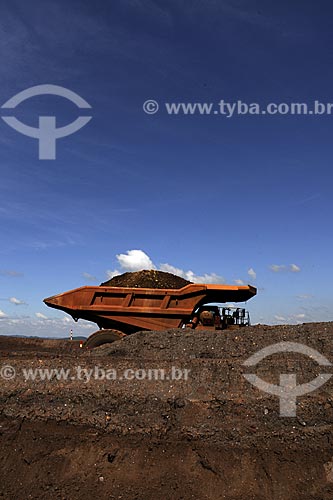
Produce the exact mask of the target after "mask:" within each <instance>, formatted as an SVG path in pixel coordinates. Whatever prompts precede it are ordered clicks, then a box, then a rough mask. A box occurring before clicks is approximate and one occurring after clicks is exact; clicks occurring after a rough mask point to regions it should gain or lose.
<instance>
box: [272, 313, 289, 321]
mask: <svg viewBox="0 0 333 500" xmlns="http://www.w3.org/2000/svg"><path fill="white" fill-rule="evenodd" d="M274 319H276V321H287V318H285V317H284V316H278V315H277V314H276V315H275V316H274Z"/></svg>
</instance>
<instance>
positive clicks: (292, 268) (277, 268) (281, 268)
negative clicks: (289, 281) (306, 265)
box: [269, 264, 301, 273]
mask: <svg viewBox="0 0 333 500" xmlns="http://www.w3.org/2000/svg"><path fill="white" fill-rule="evenodd" d="M269 268H270V270H271V271H273V272H274V273H281V272H291V273H299V272H300V271H301V268H300V267H299V266H298V265H297V264H289V265H288V266H287V265H285V264H272V265H271V266H269Z"/></svg>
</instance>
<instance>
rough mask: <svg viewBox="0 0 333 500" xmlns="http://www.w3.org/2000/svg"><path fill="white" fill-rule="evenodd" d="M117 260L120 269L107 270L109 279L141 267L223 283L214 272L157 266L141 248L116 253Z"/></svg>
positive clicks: (198, 279) (195, 279) (195, 281)
mask: <svg viewBox="0 0 333 500" xmlns="http://www.w3.org/2000/svg"><path fill="white" fill-rule="evenodd" d="M117 260H118V263H119V265H120V268H121V271H119V270H118V269H114V270H113V271H111V270H108V271H107V273H106V274H107V277H108V278H109V279H111V278H113V277H114V276H119V274H121V273H122V272H135V271H142V270H143V269H148V270H149V269H159V270H160V271H164V272H167V273H172V274H176V275H177V276H181V277H182V278H185V279H187V280H188V281H192V282H193V283H223V282H224V279H223V277H222V276H219V275H218V274H216V273H211V274H207V273H205V274H203V275H198V274H195V273H194V272H193V271H191V270H189V271H185V270H183V269H180V268H178V267H175V266H172V265H171V264H167V263H165V264H161V265H160V266H159V267H157V266H156V265H155V264H154V263H153V261H152V260H151V258H150V257H149V255H147V254H146V253H145V252H144V251H143V250H128V251H127V252H126V254H119V255H117Z"/></svg>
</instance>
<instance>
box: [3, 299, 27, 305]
mask: <svg viewBox="0 0 333 500" xmlns="http://www.w3.org/2000/svg"><path fill="white" fill-rule="evenodd" d="M8 300H9V302H11V303H12V304H15V305H16V306H23V305H27V303H26V302H24V300H20V299H17V298H16V297H10V299H8Z"/></svg>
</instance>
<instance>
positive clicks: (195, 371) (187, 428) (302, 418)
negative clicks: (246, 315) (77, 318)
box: [0, 323, 333, 500]
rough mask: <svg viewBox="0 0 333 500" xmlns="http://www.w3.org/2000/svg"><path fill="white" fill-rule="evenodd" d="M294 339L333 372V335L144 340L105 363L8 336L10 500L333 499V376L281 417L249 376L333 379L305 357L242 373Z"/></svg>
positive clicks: (4, 438) (310, 327)
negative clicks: (252, 360) (264, 352)
mask: <svg viewBox="0 0 333 500" xmlns="http://www.w3.org/2000/svg"><path fill="white" fill-rule="evenodd" d="M282 341H283V342H287V341H288V342H296V343H298V344H302V345H303V346H308V347H311V348H313V349H316V350H317V351H318V352H319V353H321V354H322V355H324V356H325V357H326V358H328V360H330V361H331V362H333V323H317V324H304V325H299V326H277V327H268V326H260V325H259V326H255V327H249V328H243V329H239V330H232V331H223V332H216V333H212V332H203V331H201V332H196V331H188V330H170V331H164V332H140V333H137V334H135V335H132V336H130V337H127V338H125V339H123V340H120V341H118V342H116V343H114V344H112V345H107V346H102V347H100V348H97V349H96V350H93V351H87V350H85V349H80V347H79V343H78V342H69V341H55V340H40V339H19V338H11V337H0V373H1V376H2V378H1V379H0V384H1V385H0V440H1V441H0V443H1V447H0V497H1V498H4V499H6V500H7V499H8V500H11V499H13V500H21V499H22V500H23V499H27V498H29V499H44V498H45V499H46V498H48V499H53V498H54V499H66V500H67V499H74V500H75V499H82V500H83V499H85V500H86V499H91V498H100V499H123V500H152V499H154V500H155V499H156V497H159V498H163V499H166V500H169V499H170V500H171V499H173V500H174V499H176V500H180V499H184V500H187V499H196V500H197V499H198V500H199V499H200V500H213V499H214V500H215V499H227V500H236V499H237V500H243V499H244V500H245V499H246V500H251V499H253V500H254V499H255V500H264V499H265V500H266V499H269V500H310V499H311V500H331V499H332V498H333V377H332V379H330V380H329V381H328V382H326V383H325V384H324V385H322V386H321V387H320V388H319V389H318V390H316V391H315V392H312V393H308V394H307V395H304V396H299V397H298V398H297V414H296V417H281V416H280V405H279V403H280V400H279V397H278V396H274V395H270V394H267V393H265V392H262V391H260V390H259V389H257V388H256V387H254V386H252V385H251V384H250V383H249V382H248V380H246V379H245V377H244V376H243V375H244V374H246V373H255V374H257V375H258V376H260V377H261V378H262V379H264V380H265V381H267V382H269V383H275V384H279V381H280V374H281V373H295V374H296V376H297V383H298V384H302V383H306V382H310V381H311V380H313V379H314V378H315V377H316V376H317V375H319V374H320V373H324V374H329V373H333V367H331V366H319V364H318V363H317V362H316V361H315V360H313V359H311V358H309V357H308V356H306V355H303V354H297V353H280V354H274V355H270V356H268V357H267V358H265V359H263V360H261V361H260V363H258V365H257V366H255V367H254V366H253V367H246V366H244V364H243V363H244V361H246V360H247V359H248V358H249V356H250V355H251V354H254V353H255V352H257V351H258V350H260V349H261V348H263V347H265V346H269V345H272V344H275V343H277V342H282ZM45 369H49V370H56V369H57V370H60V369H63V371H62V372H55V371H53V372H45ZM27 370H28V371H27ZM29 370H30V372H29ZM36 370H40V371H36ZM43 370H44V371H43ZM154 370H155V371H154ZM156 370H158V371H156ZM185 370H187V371H185ZM45 373H49V375H48V376H45ZM59 373H60V375H59ZM31 374H33V375H35V380H31V379H29V377H30V378H31ZM36 374H37V375H36ZM41 374H44V375H41ZM61 374H62V375H61ZM66 374H67V375H66ZM66 376H67V378H66ZM42 378H44V380H42Z"/></svg>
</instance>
